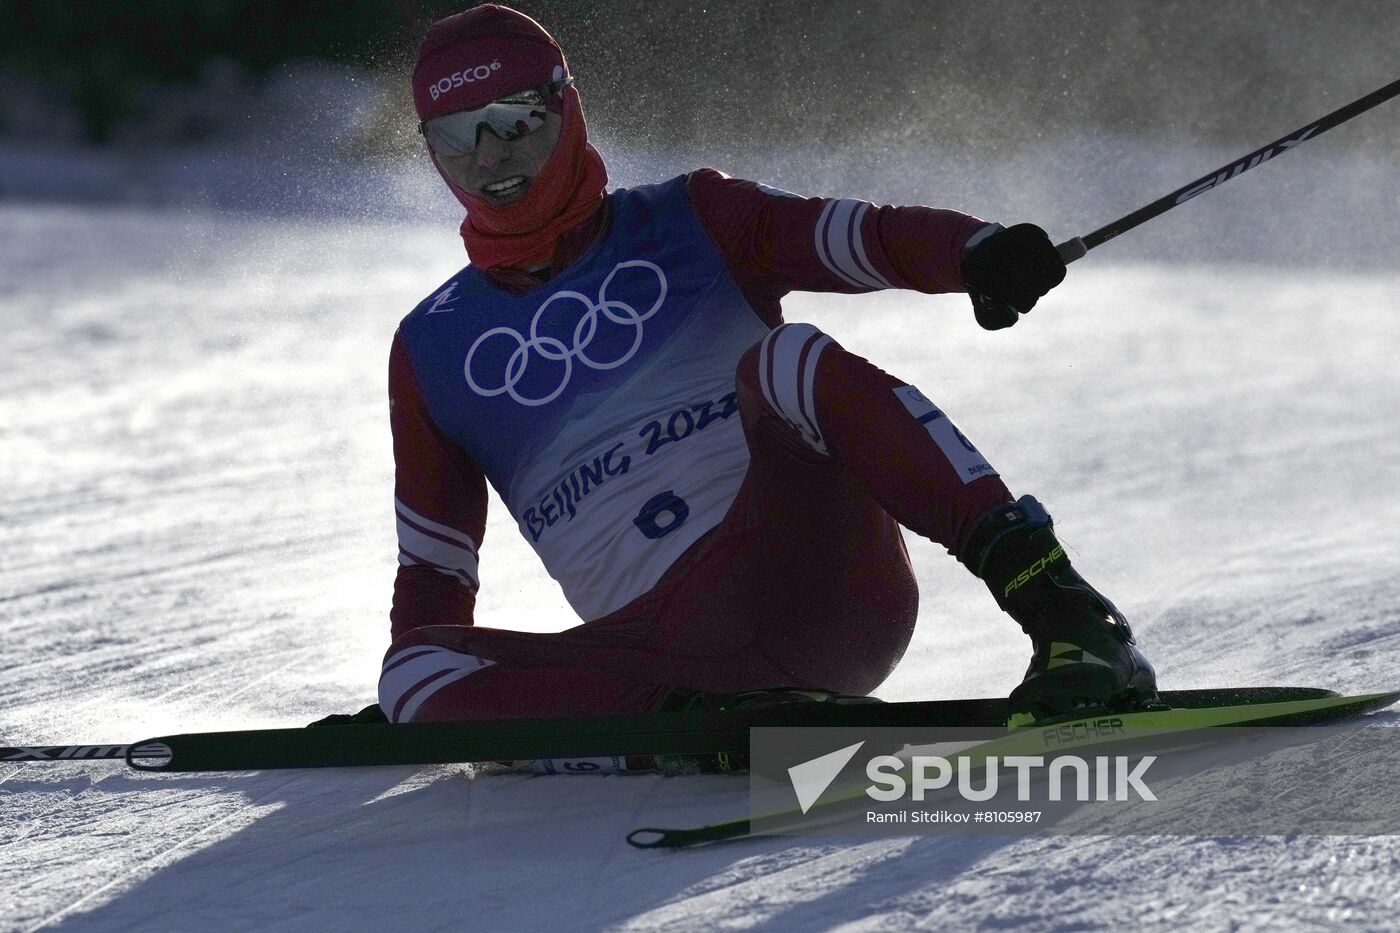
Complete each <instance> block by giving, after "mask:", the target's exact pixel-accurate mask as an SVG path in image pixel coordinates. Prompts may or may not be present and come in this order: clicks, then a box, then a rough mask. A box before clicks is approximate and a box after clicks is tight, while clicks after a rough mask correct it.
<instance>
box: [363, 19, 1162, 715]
mask: <svg viewBox="0 0 1400 933" xmlns="http://www.w3.org/2000/svg"><path fill="white" fill-rule="evenodd" d="M412 81H413V93H414V102H415V104H416V108H417V112H418V116H419V118H420V120H421V123H420V130H421V132H422V134H423V136H424V139H425V142H426V147H427V150H428V153H429V155H430V157H431V159H432V161H433V164H434V165H435V166H436V168H437V170H438V172H439V173H440V174H441V176H442V178H443V181H444V182H446V184H447V186H448V188H449V189H450V190H451V191H452V193H453V194H454V195H456V197H457V198H458V199H459V200H460V201H461V202H462V204H463V206H465V207H466V209H467V215H466V219H465V221H464V222H463V223H462V226H461V235H462V238H463V240H464V241H465V245H466V250H467V254H468V257H469V258H470V264H469V265H468V266H466V267H465V268H464V269H463V270H462V271H460V272H458V273H457V274H456V275H454V276H452V278H450V279H449V280H448V281H447V282H445V283H444V284H443V285H442V286H440V287H438V288H436V289H434V290H433V292H432V294H430V295H429V296H428V297H427V298H426V299H424V300H423V302H422V303H421V304H419V305H418V307H417V308H415V309H414V310H413V312H412V313H410V314H409V315H408V316H407V317H406V318H404V320H403V322H402V324H401V325H400V327H399V330H398V332H397V334H396V335H395V337H394V341H393V346H392V350H391V354H390V364H389V389H390V419H391V423H392V428H393V437H394V457H395V462H396V483H395V494H396V509H397V519H398V540H399V568H398V572H397V577H396V579H395V584H394V598H393V609H392V612H391V615H390V618H391V623H392V635H393V644H392V646H391V647H390V649H389V651H388V653H387V654H386V656H385V660H384V665H383V673H382V675H381V679H380V684H379V699H380V706H381V708H382V710H383V712H384V714H385V715H386V716H387V717H388V718H389V720H390V721H392V722H397V723H404V722H428V721H441V720H470V719H478V718H493V717H512V716H548V715H578V714H589V713H605V712H637V711H644V710H650V709H658V708H676V707H678V706H683V705H686V704H696V703H704V702H711V701H714V703H715V705H720V706H723V705H724V704H725V703H727V702H733V701H734V698H735V697H740V696H744V695H746V694H747V693H748V692H749V691H765V690H777V689H779V688H815V689H818V690H824V691H831V692H834V693H840V694H866V693H869V692H870V691H872V690H873V689H874V688H875V687H876V686H878V685H879V684H880V683H881V681H883V680H884V679H885V678H886V677H887V676H888V675H889V674H890V672H891V671H892V670H893V669H894V667H895V665H896V664H897V663H898V661H899V660H900V658H901V656H902V655H903V653H904V650H905V648H906V646H907V645H908V643H909V639H910V637H911V634H912V631H913V626H914V622H915V617H916V607H917V592H916V588H915V582H914V577H913V574H912V571H911V568H910V565H909V559H908V555H907V553H906V551H905V548H904V544H903V541H902V538H901V536H900V529H899V526H901V525H902V526H904V527H905V528H908V529H910V530H911V531H914V532H916V533H918V534H921V535H924V536H925V537H927V538H930V539H931V540H933V541H935V542H937V543H939V544H940V545H943V546H944V547H946V548H947V549H948V551H949V552H950V553H951V554H953V555H954V556H955V557H956V558H957V559H958V560H959V561H960V562H962V563H963V564H964V565H965V566H966V567H967V568H968V569H969V570H970V571H971V572H972V573H974V574H975V575H977V576H978V577H979V578H980V579H982V580H983V581H985V583H986V585H987V586H988V588H989V589H990V590H991V593H992V597H993V598H994V599H995V600H996V602H997V604H998V605H999V606H1000V607H1001V608H1002V609H1003V610H1005V611H1006V612H1007V613H1008V614H1009V615H1010V616H1011V617H1012V619H1014V620H1015V621H1016V622H1017V623H1018V624H1019V625H1020V626H1021V627H1022V629H1024V630H1025V632H1026V633H1027V634H1028V635H1029V636H1030V638H1031V642H1032V646H1033V657H1032V659H1031V663H1030V668H1029V670H1028V671H1027V673H1026V676H1025V679H1024V680H1023V681H1022V682H1021V684H1020V685H1019V686H1017V687H1016V689H1015V690H1014V691H1013V692H1012V694H1011V708H1012V711H1013V713H1014V714H1016V715H1017V716H1018V717H1020V719H1021V720H1023V721H1024V720H1033V719H1039V718H1048V717H1053V716H1056V715H1063V714H1066V713H1068V712H1070V711H1072V710H1075V709H1083V708H1096V707H1103V708H1126V707H1132V706H1139V705H1143V704H1147V703H1150V702H1152V701H1154V700H1155V697H1156V691H1155V678H1154V674H1153V671H1152V667H1151V666H1150V664H1149V663H1148V662H1147V660H1146V659H1145V658H1144V657H1143V655H1142V654H1141V652H1140V651H1139V650H1138V648H1137V647H1136V646H1135V643H1134V639H1133V636H1132V633H1131V631H1130V629H1129V627H1128V623H1127V621H1126V620H1125V619H1124V618H1123V616H1122V614H1121V613H1119V612H1118V610H1117V609H1116V608H1114V606H1113V604H1112V603H1110V602H1109V601H1108V600H1107V599H1106V598H1105V597H1103V596H1102V595H1101V594H1100V593H1099V592H1098V591H1097V590H1095V589H1094V588H1093V587H1091V586H1090V585H1089V584H1088V583H1086V582H1085V581H1084V580H1083V579H1082V578H1081V577H1080V576H1079V574H1078V573H1076V571H1075V570H1074V569H1073V568H1072V567H1071V566H1070V562H1069V559H1068V557H1067V556H1066V555H1065V552H1064V549H1063V548H1062V547H1061V546H1060V544H1059V542H1058V541H1057V540H1056V538H1055V534H1054V531H1053V529H1052V526H1051V521H1050V517H1049V516H1048V515H1047V514H1046V512H1045V510H1044V509H1043V508H1042V507H1041V506H1040V504H1039V503H1038V502H1037V501H1036V500H1035V499H1034V498H1032V497H1030V496H1023V497H1021V498H1020V499H1019V500H1018V499H1015V497H1013V496H1012V495H1011V493H1010V492H1009V491H1008V490H1007V487H1006V485H1005V484H1004V483H1003V482H1002V480H1001V478H1000V476H999V474H998V473H997V471H996V470H995V469H994V468H993V467H992V466H991V464H989V463H988V462H987V460H986V459H985V458H984V457H983V456H982V454H981V453H979V452H978V450H977V448H976V447H974V446H973V445H972V443H971V442H969V441H968V439H967V438H966V437H965V436H964V435H963V434H962V433H961V432H960V431H959V430H958V429H957V428H956V427H955V426H954V424H953V422H952V421H951V420H950V419H949V418H948V416H947V415H946V414H944V412H942V411H941V410H940V409H939V408H938V407H937V406H936V405H935V404H934V402H932V401H931V400H929V399H928V398H927V397H926V396H925V395H924V394H923V393H922V392H920V391H919V390H918V389H917V388H916V387H915V386H913V385H910V384H907V383H906V382H904V381H902V380H900V379H898V378H897V377H895V376H892V375H890V374H888V373H885V372H883V371H882V370H880V369H878V368H876V367H875V366H874V365H872V364H871V363H870V362H868V361H866V360H865V359H862V358H861V357H860V356H858V355H856V354H854V353H852V352H850V351H848V350H846V349H845V348H843V347H842V346H841V345H840V344H839V343H837V342H836V341H835V340H834V339H833V338H832V337H830V336H828V335H827V334H825V333H823V332H821V331H820V330H818V329H817V328H816V327H814V326H812V325H810V324H804V323H784V321H783V318H782V313H781V308H780V299H781V298H782V297H783V296H784V295H786V294H787V293H788V292H790V291H794V290H805V291H825V292H844V293H864V292H871V291H875V290H877V289H885V288H906V289H914V290H917V291H921V292H925V293H929V294H934V293H946V292H968V293H970V295H971V296H972V303H973V307H974V311H975V313H976V317H977V320H978V321H979V323H981V324H982V326H984V327H987V328H988V329H997V328H1001V327H1007V326H1010V325H1012V324H1014V323H1015V322H1016V320H1017V319H1018V317H1019V316H1020V314H1023V313H1025V312H1027V311H1029V310H1030V309H1031V308H1032V307H1033V306H1034V305H1035V303H1036V299H1037V298H1039V297H1041V296H1042V295H1044V294H1045V293H1046V292H1048V291H1049V290H1050V289H1051V288H1053V287H1054V286H1055V285H1057V284H1058V283H1059V282H1060V281H1061V280H1062V279H1063V277H1064V274H1065V267H1064V264H1063V262H1062V261H1061V260H1060V258H1059V256H1058V255H1057V254H1056V252H1055V249H1054V247H1053V246H1052V245H1051V243H1050V241H1049V239H1048V238H1047V237H1046V235H1045V233H1044V231H1042V230H1041V229H1040V228H1039V227H1035V226H1032V225H1029V224H1021V225H1018V226H1013V227H1010V228H1003V227H1002V226H1000V225H998V224H993V223H987V222H984V221H981V220H978V219H976V218H974V217H970V216H968V215H966V214H961V213H958V212H955V211H950V210H935V209H931V208H927V207H889V206H885V207H877V206H874V205H872V204H869V203H867V202H864V201H859V200H853V199H849V198H838V199H827V198H804V197H798V196H796V195H793V194H789V193H787V192H784V191H780V190H777V189H774V188H769V187H766V186H763V185H759V184H755V183H753V182H749V181H743V180H740V179H737V178H730V177H728V176H726V175H724V174H722V173H720V172H718V171H715V170H713V169H700V170H698V171H695V172H691V173H689V174H687V175H683V176H680V177H677V178H673V179H671V180H669V181H664V182H661V183H660V184H654V185H647V186H643V187H638V188H633V189H626V190H615V191H612V192H607V191H606V190H605V185H606V183H607V172H606V170H605V168H604V164H603V160H602V158H601V156H600V155H599V154H598V152H597V151H596V150H595V149H594V148H593V147H592V146H591V145H590V144H589V142H588V135H587V128H586V125H585V122H584V115H583V110H582V107H581V104H580V98H579V93H578V90H577V89H576V88H575V86H574V78H573V76H572V74H571V73H570V71H569V67H568V63H567V62H566V60H565V58H564V55H563V54H562V52H561V51H560V49H559V46H558V44H557V43H556V42H555V40H554V39H553V38H552V37H551V36H550V35H549V33H548V32H546V31H545V30H544V28H543V27H541V26H540V25H539V24H538V23H536V22H535V21H534V20H532V19H530V18H529V17H527V16H525V15H523V14H521V13H518V12H516V11H514V10H511V9H508V8H506V7H502V6H496V5H491V4H487V5H484V6H478V7H475V8H473V9H471V10H468V11H466V12H464V13H461V14H458V15H455V16H451V17H448V18H446V19H443V20H441V21H439V22H438V23H436V24H434V25H433V26H432V27H431V28H430V29H429V31H428V34H427V37H426V39H425V41H424V43H423V45H422V48H421V50H420V52H419V58H418V62H417V66H416V68H415V69H414V72H413V78H412ZM488 481H489V482H490V483H491V484H492V486H493V487H494V488H495V489H496V491H497V492H498V493H499V494H500V497H501V499H502V500H503V501H504V502H505V504H506V506H507V508H509V510H510V512H511V514H512V516H513V517H514V518H515V520H516V522H517V524H518V525H519V528H520V531H521V533H522V534H523V535H525V537H526V538H527V540H528V541H529V542H530V543H531V544H532V545H533V547H534V548H535V550H536V552H537V553H538V554H539V556H540V558H541V560H542V561H543V562H544V565H545V567H546V568H547V569H548V571H549V573H550V575H551V576H552V577H554V579H556V580H557V581H558V582H559V583H560V585H561V586H562V588H563V591H564V594H565V596H566V597H567V599H568V600H569V602H570V604H571V606H572V607H573V608H574V609H575V610H576V611H577V613H578V614H579V616H580V617H581V618H582V619H583V620H584V621H583V624H582V625H579V626H577V627H575V628H572V629H569V630H567V631H564V632H560V633H553V634H534V633H523V632H513V631H506V630H500V629H491V628H484V627H479V626H476V625H475V624H474V621H475V620H474V618H473V609H474V606H475V594H476V592H477V587H478V569H477V555H478V552H479V550H480V548H481V545H482V539H483V536H484V533H485V527H486V508H487V494H486V483H487V482H488ZM807 695H811V696H820V695H822V694H807ZM716 697H718V698H719V699H718V700H715V698H716Z"/></svg>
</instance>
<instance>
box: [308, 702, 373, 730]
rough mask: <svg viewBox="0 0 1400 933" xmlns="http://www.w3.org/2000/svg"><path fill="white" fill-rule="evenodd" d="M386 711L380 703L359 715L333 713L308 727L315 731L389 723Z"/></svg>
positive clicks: (361, 711) (360, 712)
mask: <svg viewBox="0 0 1400 933" xmlns="http://www.w3.org/2000/svg"><path fill="white" fill-rule="evenodd" d="M388 721H389V720H388V718H386V717H385V715H384V711H383V710H382V709H380V708H379V704H378V703H371V704H370V705H369V706H366V707H365V708H364V709H362V710H360V711H359V712H358V713H332V714H331V715H329V716H327V717H326V718H325V719H318V720H316V721H315V722H313V723H311V724H310V725H308V726H307V728H308V729H314V728H316V727H317V726H361V725H366V724H369V723H376V722H388Z"/></svg>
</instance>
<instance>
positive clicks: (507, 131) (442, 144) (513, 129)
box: [418, 78, 574, 158]
mask: <svg viewBox="0 0 1400 933" xmlns="http://www.w3.org/2000/svg"><path fill="white" fill-rule="evenodd" d="M573 83H574V79H573V78H565V79H564V80H563V81H560V82H557V83H554V84H542V85H540V86H538V87H532V88H527V89H525V90H523V91H517V92H515V93H514V94H507V95H506V96H505V97H500V98H497V99H496V100H493V101H491V103H489V104H487V105H486V106H484V107H476V108H474V109H472V110H459V111H457V112H456V113H449V114H446V115H444V116H441V117H434V118H433V119H431V120H423V121H422V122H420V123H419V124H418V132H419V133H422V134H423V138H424V139H426V140H427V142H428V146H429V148H431V149H432V150H433V152H434V153H436V154H437V155H439V156H443V157H446V158H461V157H463V156H467V155H470V154H471V153H472V152H473V151H474V150H475V149H476V144H477V140H479V139H480V138H481V130H482V127H485V128H486V129H489V130H490V131H491V132H492V133H495V134H496V136H497V137H499V138H501V139H503V140H506V141H507V142H510V141H512V140H516V139H519V138H520V137H522V136H528V135H530V134H531V133H533V132H534V131H535V130H537V129H539V128H540V127H542V126H544V123H545V116H546V114H547V113H548V112H549V103H550V101H552V100H553V99H554V98H555V97H557V96H558V95H559V94H560V93H561V92H562V91H563V90H564V88H566V87H568V86H570V85H571V84H573Z"/></svg>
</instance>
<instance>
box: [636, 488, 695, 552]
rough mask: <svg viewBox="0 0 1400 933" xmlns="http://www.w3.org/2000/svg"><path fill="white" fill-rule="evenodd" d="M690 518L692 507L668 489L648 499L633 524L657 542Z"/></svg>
mask: <svg viewBox="0 0 1400 933" xmlns="http://www.w3.org/2000/svg"><path fill="white" fill-rule="evenodd" d="M689 517H690V506H688V505H686V504H685V500H684V499H682V498H681V497H680V496H678V495H676V494H675V492H673V491H672V490H669V489H668V490H666V491H665V492H663V493H660V494H658V495H655V496H652V497H651V498H650V499H648V500H647V504H646V505H644V506H642V510H641V511H640V512H638V513H637V517H636V518H634V519H632V524H634V525H636V526H637V530H638V531H640V532H641V533H642V534H644V535H646V536H647V537H648V538H651V539H653V540H655V539H656V538H664V537H666V536H667V535H668V534H670V533H671V532H673V531H675V530H676V529H677V528H679V527H681V526H682V525H684V524H685V520H686V519H687V518H689Z"/></svg>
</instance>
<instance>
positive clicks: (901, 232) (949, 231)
mask: <svg viewBox="0 0 1400 933" xmlns="http://www.w3.org/2000/svg"><path fill="white" fill-rule="evenodd" d="M686 195H687V197H688V198H689V199H690V203H691V206H692V208H694V210H695V213H696V215H697V216H698V217H699V218H700V224H701V226H703V227H704V228H705V231H706V232H707V233H708V234H709V235H710V238H711V240H712V241H713V242H714V244H715V246H716V247H718V248H719V251H720V253H721V254H723V256H724V257H725V261H726V263H727V265H728V268H729V271H730V273H731V274H732V275H733V276H734V278H735V280H736V281H737V282H738V284H739V287H740V289H741V290H742V291H743V292H744V297H746V298H747V299H748V300H749V303H750V304H751V305H753V308H754V310H755V311H757V312H758V313H759V314H760V315H761V316H762V317H763V318H764V320H765V321H767V323H769V324H770V325H773V326H776V325H777V324H778V323H780V322H781V321H782V316H781V312H780V309H779V307H778V301H779V300H780V299H781V298H782V297H783V296H784V295H786V294H787V293H788V292H793V291H814V292H870V291H876V290H878V289H883V288H909V289H914V290H916V291H921V292H925V293H927V294H938V293H942V292H965V291H967V286H966V285H964V284H963V280H962V275H961V273H960V272H959V271H958V263H959V262H960V261H961V259H962V254H963V249H964V247H965V246H966V244H967V241H968V240H969V239H970V238H971V237H972V236H973V235H974V234H976V233H977V232H979V231H980V230H982V229H983V228H984V227H987V222H986V221H984V220H979V219H977V218H976V217H972V216H970V215H968V214H962V213H959V212H957V211H950V210H940V209H936V208H931V207H891V206H884V207H877V206H876V205H874V204H871V203H870V202H868V201H858V200H856V199H854V198H804V197H800V196H798V195H795V194H790V193H788V192H786V191H779V190H778V189H776V188H769V187H767V186H766V185H759V184H756V183H754V182H751V181H744V180H743V179H740V178H730V177H729V176H728V175H725V174H724V173H723V172H717V171H715V170H714V169H709V168H704V169H700V170H699V171H696V172H692V173H691V175H690V177H689V178H688V179H687V180H686Z"/></svg>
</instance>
